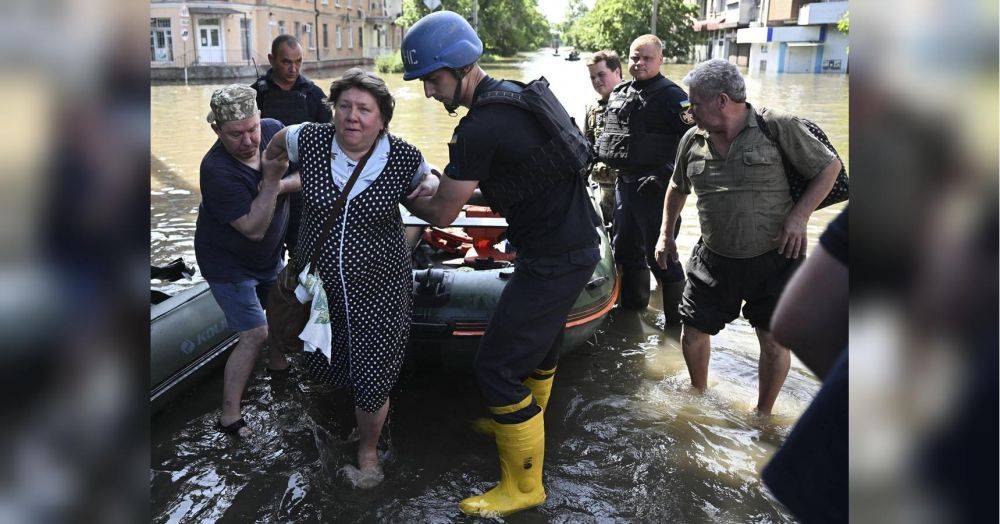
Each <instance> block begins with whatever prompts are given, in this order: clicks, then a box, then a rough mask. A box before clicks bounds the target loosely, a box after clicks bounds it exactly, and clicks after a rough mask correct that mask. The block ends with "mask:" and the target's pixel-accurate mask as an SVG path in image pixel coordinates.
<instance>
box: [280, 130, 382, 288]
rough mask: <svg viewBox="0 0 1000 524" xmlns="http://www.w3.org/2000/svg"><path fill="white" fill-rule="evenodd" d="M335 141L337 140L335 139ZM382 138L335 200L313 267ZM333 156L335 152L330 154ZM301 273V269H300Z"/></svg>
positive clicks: (364, 158) (313, 258)
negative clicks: (359, 176) (321, 247)
mask: <svg viewBox="0 0 1000 524" xmlns="http://www.w3.org/2000/svg"><path fill="white" fill-rule="evenodd" d="M333 139H334V140H336V139H337V138H336V137H334V138H333ZM380 139H381V138H377V139H375V143H374V144H372V146H371V147H370V148H368V152H367V153H365V156H363V157H361V160H359V161H358V165H356V166H354V172H352V173H351V178H349V179H347V183H346V184H344V188H343V189H342V190H341V191H340V195H339V196H338V197H337V200H334V202H333V207H332V208H331V209H330V215H329V216H328V217H326V222H325V223H324V224H323V232H322V233H320V235H319V240H317V241H316V243H315V244H314V245H313V254H312V256H311V257H309V265H310V266H311V267H316V260H318V259H319V251H320V246H322V245H323V244H325V243H326V241H327V240H328V239H329V238H330V234H332V233H333V225H334V224H335V223H336V222H337V218H338V217H339V216H340V210H341V209H343V208H344V204H345V203H346V202H347V196H348V195H350V194H351V189H353V188H354V183H355V182H357V181H358V175H360V174H361V170H362V169H364V168H365V164H367V163H368V159H369V158H371V156H372V153H373V152H375V146H377V145H378V142H379V140H380ZM330 154H331V156H332V154H333V151H331V152H330ZM299 271H301V268H300V269H299Z"/></svg>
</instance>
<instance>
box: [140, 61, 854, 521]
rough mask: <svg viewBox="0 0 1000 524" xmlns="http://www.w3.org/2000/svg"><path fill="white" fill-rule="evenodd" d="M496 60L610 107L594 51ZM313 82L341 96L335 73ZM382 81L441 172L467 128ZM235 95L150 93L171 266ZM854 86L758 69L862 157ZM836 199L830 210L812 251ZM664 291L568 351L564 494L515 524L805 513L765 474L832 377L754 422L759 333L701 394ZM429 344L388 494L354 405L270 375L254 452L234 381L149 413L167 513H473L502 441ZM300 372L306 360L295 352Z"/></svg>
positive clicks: (399, 130) (561, 407)
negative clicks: (223, 98)
mask: <svg viewBox="0 0 1000 524" xmlns="http://www.w3.org/2000/svg"><path fill="white" fill-rule="evenodd" d="M690 67H691V66H690V65H667V66H665V67H664V73H665V74H666V75H667V77H668V78H671V79H673V80H674V81H676V82H678V83H680V79H681V78H682V77H683V75H684V74H685V73H686V72H687V71H688V70H689V69H690ZM485 69H486V70H487V72H488V73H490V74H491V75H493V76H495V77H503V78H510V79H515V80H528V79H531V78H535V77H538V76H545V77H546V78H548V79H549V81H550V82H551V84H552V88H553V90H554V91H555V93H556V95H557V96H558V97H559V98H560V100H561V101H562V102H563V103H564V105H566V107H567V109H569V110H570V112H571V113H572V114H574V115H575V116H576V118H577V120H578V121H582V117H583V112H584V105H585V104H586V103H588V102H589V101H590V100H592V99H593V97H594V93H593V90H592V89H591V87H590V84H589V80H588V77H587V71H586V67H585V66H584V61H582V60H581V61H578V62H567V61H565V60H563V59H562V58H561V57H553V56H551V55H550V53H533V54H527V55H523V56H521V57H519V58H517V59H515V60H509V61H504V62H502V63H498V64H486V67H485ZM307 75H309V76H310V77H311V78H312V79H313V80H314V81H316V83H317V84H319V85H320V86H321V87H323V88H324V89H326V88H327V87H328V86H329V83H330V80H331V79H332V78H334V77H335V76H336V72H328V73H321V74H318V75H317V74H313V73H310V72H308V71H307ZM383 76H384V78H386V81H387V82H388V84H389V87H390V89H391V90H392V92H393V94H394V96H395V97H396V112H395V115H394V118H393V121H392V123H391V125H390V128H391V131H392V132H393V133H395V134H398V135H400V136H401V137H402V138H404V139H406V140H407V141H409V142H411V143H412V144H414V145H416V146H417V147H419V148H420V149H421V151H422V152H423V153H424V155H425V156H426V157H427V158H428V159H429V161H430V162H431V163H432V164H435V165H438V166H440V167H443V166H444V165H445V164H446V162H447V146H446V143H447V141H448V140H449V138H450V137H451V133H452V129H453V128H454V126H455V125H456V124H457V123H458V118H452V117H449V116H448V115H447V114H446V113H445V111H444V109H443V108H442V106H441V104H440V103H438V102H435V101H433V100H427V99H425V98H424V96H423V91H422V87H421V85H420V83H419V82H403V81H402V75H401V74H390V75H383ZM247 83H249V80H248V81H247ZM221 85H222V84H221V83H220V84H212V85H191V86H188V87H185V86H183V85H165V86H154V87H152V89H151V101H152V102H151V105H152V136H151V142H152V144H151V147H152V152H151V158H152V164H151V190H152V195H151V203H152V204H151V209H150V213H151V232H150V236H151V238H150V241H151V257H152V260H151V261H152V263H154V264H163V263H166V262H168V261H170V260H172V259H174V258H177V257H182V258H183V259H184V260H185V262H186V263H187V264H188V265H191V266H193V265H195V257H194V243H193V242H194V229H195V220H196V218H197V210H198V204H199V202H200V194H199V190H198V166H199V163H200V161H201V158H202V156H203V155H204V153H205V152H206V151H207V150H208V149H209V147H211V145H212V143H213V142H214V140H215V135H214V134H213V133H212V131H211V129H210V128H209V126H208V124H207V123H206V122H205V114H206V113H207V111H208V100H209V97H210V96H211V93H212V91H213V90H215V89H217V88H218V87H220V86H221ZM847 93H848V81H847V78H846V77H844V76H839V75H828V76H819V75H815V76H814V75H785V76H777V77H776V76H769V77H759V76H756V77H747V96H748V100H749V101H750V102H752V103H754V104H755V105H757V106H758V107H762V106H764V107H773V108H778V109H782V110H784V111H787V112H792V113H796V114H799V115H801V116H804V117H807V118H810V119H812V120H814V121H816V122H817V123H818V124H820V126H821V127H823V129H824V130H825V131H826V132H827V134H828V135H829V136H830V138H831V140H832V142H833V144H834V145H835V147H837V149H838V151H839V152H840V154H841V157H842V158H843V159H844V160H845V162H847V163H849V151H848V143H847V139H848V135H847V129H848V128H847V125H848V120H847V118H848V100H847ZM464 111H465V110H464V109H462V110H460V115H462V114H464ZM692 200H693V198H691V199H689V201H688V203H687V205H686V206H685V209H684V213H683V218H684V221H683V224H684V225H683V228H682V231H681V233H680V237H679V239H678V247H679V250H680V254H681V260H682V261H686V260H687V257H688V255H689V254H690V251H691V248H692V246H693V245H694V244H695V243H696V242H697V240H698V237H699V231H698V220H697V214H696V211H695V205H694V202H692ZM839 208H840V206H836V207H835V208H834V209H827V210H822V211H819V212H817V213H815V214H814V215H813V217H812V220H811V221H810V224H809V237H810V247H812V246H814V245H815V242H816V240H817V239H818V236H819V234H820V233H821V232H822V231H823V229H824V228H825V227H826V224H827V223H828V222H829V221H830V220H832V219H833V218H834V217H835V216H836V214H837V212H838V211H839ZM199 280H201V277H200V274H199V275H196V276H195V278H194V279H190V280H189V279H182V280H181V281H178V282H175V283H172V284H161V283H157V282H154V285H153V287H154V288H156V289H160V290H163V291H166V292H168V293H173V292H176V291H179V290H182V289H184V288H187V287H190V286H191V285H193V284H194V283H195V282H197V281H199ZM659 300H660V299H659V293H654V294H653V296H652V300H651V304H650V309H649V310H647V311H646V312H644V313H641V314H636V313H634V312H626V311H619V310H617V309H616V310H613V311H612V313H611V315H610V316H609V317H608V320H607V322H606V323H605V324H604V325H603V326H602V327H601V328H600V329H599V331H598V333H597V335H596V336H595V337H593V338H592V339H591V340H590V341H589V342H588V343H587V344H585V345H583V346H581V347H579V348H577V349H576V350H575V351H573V352H572V353H570V354H567V355H565V356H564V357H563V358H562V360H561V361H560V364H559V371H558V373H557V375H556V379H555V386H554V388H553V394H552V400H551V402H550V404H549V407H548V408H547V410H546V414H545V418H546V442H547V446H546V454H545V455H546V456H545V485H546V490H547V492H548V500H547V502H546V503H545V504H544V505H543V506H541V507H540V508H538V509H534V510H529V511H524V512H521V513H518V514H516V515H514V516H512V517H509V518H508V520H509V521H512V522H543V521H545V522H547V521H555V522H595V521H601V522H604V521H630V522H703V521H712V522H786V521H790V520H791V519H790V517H789V515H788V514H787V512H785V511H784V509H783V508H782V507H781V506H780V504H778V503H777V502H775V501H774V500H773V499H772V498H771V497H770V495H769V494H768V493H767V490H766V489H765V488H764V486H763V484H762V483H761V482H760V480H759V471H760V469H761V468H762V467H763V465H764V464H766V462H767V460H768V459H769V457H770V456H771V454H772V453H773V452H774V451H775V449H776V448H777V447H778V446H779V445H780V443H781V441H782V440H783V439H784V437H785V436H786V435H787V433H788V431H789V430H790V428H791V426H792V425H793V424H794V422H795V420H796V419H797V418H798V416H799V415H800V414H801V412H802V411H803V410H804V409H805V407H806V406H807V405H808V403H809V401H810V400H811V398H812V396H813V395H814V394H815V392H816V390H817V389H818V383H817V382H816V380H815V378H814V377H813V376H812V375H811V374H810V373H809V372H808V371H807V370H806V369H805V368H804V367H803V366H802V364H801V363H800V362H798V361H797V360H796V359H794V358H793V360H792V368H791V370H790V372H789V375H788V378H787V380H786V382H785V385H784V387H783V388H782V391H781V394H780V395H779V397H778V401H777V403H776V405H775V409H774V411H775V415H774V416H773V417H771V418H770V419H767V420H760V419H757V418H756V417H754V416H753V415H752V411H753V407H754V405H755V403H756V399H757V354H758V349H757V340H756V336H755V335H754V333H753V330H752V328H751V327H750V326H749V324H747V322H746V321H745V320H743V319H742V318H741V319H739V320H737V321H736V322H734V323H733V324H731V325H729V326H728V327H727V328H726V329H725V330H723V331H722V332H721V333H720V334H719V335H718V336H716V337H713V340H712V342H713V344H712V346H713V352H712V361H711V368H710V375H709V391H708V393H707V394H705V395H704V396H697V395H694V394H692V393H691V391H690V387H689V380H688V375H687V370H686V368H685V365H684V359H683V356H682V355H681V352H680V348H679V342H678V335H679V332H678V330H668V331H666V332H664V331H663V316H662V312H661V306H660V303H659ZM421 349H422V348H415V349H414V350H413V351H411V353H410V355H409V357H410V358H409V359H408V361H407V363H406V365H405V366H404V368H403V372H402V375H401V378H400V381H399V384H398V388H397V391H396V392H395V393H394V395H393V397H392V401H393V404H392V410H391V412H390V416H389V423H388V425H387V429H386V431H385V433H386V435H385V438H384V442H383V445H382V448H383V450H384V453H385V456H384V458H385V460H386V462H385V481H384V482H383V483H382V484H381V485H380V486H378V487H376V488H374V489H371V490H358V489H354V488H353V487H352V486H351V484H350V483H349V482H348V480H347V479H346V478H345V477H344V476H343V475H342V474H341V473H340V470H341V468H342V467H344V466H345V465H347V464H350V463H351V462H352V461H353V459H354V453H355V446H356V439H355V438H354V437H353V435H352V428H353V424H354V416H353V412H352V408H351V406H350V404H349V403H347V402H346V401H345V399H343V398H342V397H343V395H341V394H339V393H338V392H335V391H332V390H330V389H329V388H328V387H327V386H325V385H320V384H317V383H315V382H312V381H311V380H309V379H308V377H305V376H303V375H302V374H301V373H300V372H298V371H293V372H292V374H291V376H289V377H287V378H277V377H272V376H270V375H268V374H267V373H266V372H264V371H262V370H260V369H259V370H258V371H257V372H255V375H254V377H253V378H252V379H251V383H250V386H249V388H248V392H247V394H246V396H245V400H244V409H243V412H244V415H245V417H246V419H247V422H248V424H249V425H250V426H251V427H252V428H254V430H255V434H254V436H253V437H251V438H249V439H246V440H243V441H239V442H237V441H234V440H232V439H231V438H230V437H228V436H225V435H222V434H220V433H218V432H217V431H216V430H215V428H214V424H215V421H216V420H217V417H218V409H219V403H220V401H221V399H220V396H221V395H220V393H221V388H222V378H221V370H220V371H219V372H218V373H217V374H216V376H215V377H214V378H212V379H210V380H207V381H206V382H204V383H203V384H202V385H201V386H199V387H198V388H196V389H195V390H194V391H192V392H191V393H190V394H188V395H186V396H183V397H182V398H180V399H179V400H177V401H176V402H175V403H174V404H173V405H172V406H171V407H170V408H168V409H167V410H166V411H165V412H163V413H161V414H159V415H157V416H156V417H154V418H153V420H152V429H151V431H152V456H151V464H152V471H151V476H150V484H151V497H152V514H153V520H154V521H155V522H187V521H191V522H194V521H199V522H200V521H206V520H207V521H213V520H219V519H221V520H224V521H229V522H245V521H257V522H275V521H281V522H288V521H292V522H329V521H343V522H355V521H365V522H368V521H387V522H452V521H462V520H466V519H467V518H466V517H464V516H463V515H462V514H461V513H460V512H459V510H458V501H459V500H461V499H462V498H464V497H467V496H469V495H472V494H475V493H478V492H480V491H482V490H485V489H488V488H489V487H491V486H492V485H493V484H494V483H495V482H496V480H497V478H498V465H497V454H496V448H495V445H494V443H493V441H492V440H491V439H489V438H486V437H483V436H480V435H478V434H476V433H474V432H473V431H472V430H471V429H470V427H469V422H470V421H471V420H472V419H473V418H475V417H477V416H481V415H482V414H483V412H484V409H483V403H482V400H481V399H480V397H479V392H478V389H477V387H476V385H475V383H474V381H473V378H472V375H471V373H469V370H468V368H467V367H466V366H465V365H464V364H463V362H464V361H463V360H462V359H459V358H449V357H448V355H445V356H444V357H443V358H438V357H437V356H435V353H434V352H430V351H422V350H421ZM293 366H295V367H296V368H298V369H302V367H303V366H302V365H301V362H300V361H299V360H296V359H293Z"/></svg>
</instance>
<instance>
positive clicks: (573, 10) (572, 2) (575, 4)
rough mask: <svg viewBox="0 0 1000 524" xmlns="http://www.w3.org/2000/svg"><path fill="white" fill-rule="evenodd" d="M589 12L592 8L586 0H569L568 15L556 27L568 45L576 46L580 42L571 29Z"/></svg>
mask: <svg viewBox="0 0 1000 524" xmlns="http://www.w3.org/2000/svg"><path fill="white" fill-rule="evenodd" d="M588 12H590V8H588V7H587V3H586V2H585V1H584V0H569V5H567V6H566V16H565V17H564V18H563V21H562V22H561V23H560V24H559V25H558V26H557V27H556V28H557V29H558V33H559V34H560V35H561V37H562V40H563V41H564V42H565V43H566V44H567V45H572V46H576V45H578V44H579V43H578V42H577V41H576V39H575V37H574V35H573V33H572V31H571V30H572V28H573V25H574V24H576V22H577V21H578V20H580V19H581V18H583V17H584V16H587V13H588Z"/></svg>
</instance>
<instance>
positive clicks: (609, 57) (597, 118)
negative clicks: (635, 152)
mask: <svg viewBox="0 0 1000 524" xmlns="http://www.w3.org/2000/svg"><path fill="white" fill-rule="evenodd" d="M587 69H588V70H590V83H591V85H592V86H593V87H594V91H596V92H597V94H598V95H600V98H598V99H597V100H595V101H594V102H593V103H592V104H589V105H587V117H586V120H585V121H584V127H583V132H584V135H586V136H587V140H588V141H589V142H590V145H591V146H593V145H594V144H595V143H596V141H597V136H598V135H600V134H601V129H602V128H603V127H604V119H603V115H604V110H605V108H607V106H608V96H609V95H610V94H611V91H612V90H613V89H614V88H615V86H617V85H618V84H619V83H621V81H622V64H621V59H620V58H619V57H618V53H616V52H614V51H610V50H604V51H598V52H596V53H594V55H593V56H592V57H590V58H589V59H588V60H587ZM590 179H591V180H593V181H594V182H597V184H598V185H599V186H600V192H599V196H600V202H601V215H602V218H603V219H604V224H605V225H610V224H611V223H612V218H613V217H614V212H615V180H617V179H618V170H617V169H614V168H612V167H611V166H609V165H607V164H605V163H604V162H600V161H595V162H594V163H593V164H592V165H591V166H590Z"/></svg>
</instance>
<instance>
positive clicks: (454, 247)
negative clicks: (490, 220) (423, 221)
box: [423, 226, 472, 256]
mask: <svg viewBox="0 0 1000 524" xmlns="http://www.w3.org/2000/svg"><path fill="white" fill-rule="evenodd" d="M460 231H461V230H456V229H453V228H451V229H450V230H448V229H443V228H440V227H433V226H432V227H428V228H427V229H425V230H424V234H423V239H424V242H427V243H428V244H430V245H431V246H434V247H436V248H438V249H440V250H442V251H445V252H447V253H452V254H454V255H463V256H464V255H465V253H467V252H468V251H469V249H470V248H471V247H472V239H471V238H469V237H468V236H466V235H463V234H461V233H460Z"/></svg>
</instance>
